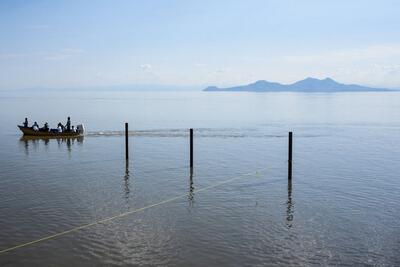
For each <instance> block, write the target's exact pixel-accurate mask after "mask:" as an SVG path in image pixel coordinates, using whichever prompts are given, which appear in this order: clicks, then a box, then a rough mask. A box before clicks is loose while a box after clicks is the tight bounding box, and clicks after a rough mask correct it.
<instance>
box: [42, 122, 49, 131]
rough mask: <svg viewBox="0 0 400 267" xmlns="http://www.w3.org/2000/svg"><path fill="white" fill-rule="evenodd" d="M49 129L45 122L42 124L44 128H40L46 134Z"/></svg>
mask: <svg viewBox="0 0 400 267" xmlns="http://www.w3.org/2000/svg"><path fill="white" fill-rule="evenodd" d="M49 130H50V129H49V124H48V123H47V122H45V123H44V126H43V128H42V131H44V132H48V131H49Z"/></svg>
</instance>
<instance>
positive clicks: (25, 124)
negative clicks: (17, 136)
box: [24, 118, 28, 128]
mask: <svg viewBox="0 0 400 267" xmlns="http://www.w3.org/2000/svg"><path fill="white" fill-rule="evenodd" d="M24 127H25V128H28V118H25V121H24Z"/></svg>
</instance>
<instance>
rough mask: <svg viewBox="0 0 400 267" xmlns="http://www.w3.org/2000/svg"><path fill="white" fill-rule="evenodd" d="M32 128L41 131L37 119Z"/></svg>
mask: <svg viewBox="0 0 400 267" xmlns="http://www.w3.org/2000/svg"><path fill="white" fill-rule="evenodd" d="M32 129H33V130H34V131H39V125H38V124H37V122H36V121H35V123H34V124H33V125H32Z"/></svg>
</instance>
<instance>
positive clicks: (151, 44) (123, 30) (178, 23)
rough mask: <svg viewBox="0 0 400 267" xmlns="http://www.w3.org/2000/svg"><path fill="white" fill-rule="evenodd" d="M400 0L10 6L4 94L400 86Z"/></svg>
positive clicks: (2, 12) (1, 28)
mask: <svg viewBox="0 0 400 267" xmlns="http://www.w3.org/2000/svg"><path fill="white" fill-rule="evenodd" d="M399 14H400V1H384V0H379V1H351V0H347V1H344V0H343V1H341V0H333V1H322V0H321V1H320V0H318V1H317V0H315V1H311V0H310V1H308V0H302V1H285V0H276V1H267V0H260V1H252V0H247V1H234V0H230V1H223V0H219V1H215V0H213V1H208V0H202V1H187V0H186V1H184V0H182V1H173V0H169V1H162V0H159V1H151V0H149V1H111V0H110V1H94V0H92V1H5V0H3V1H1V2H0V34H1V35H0V36H1V42H0V89H13V88H27V87H62V88H65V87H80V86H108V85H118V84H165V85H182V86H186V85H187V86H199V87H202V86H206V85H218V86H226V85H234V84H243V83H249V82H253V81H255V80H259V79H266V80H271V81H279V82H283V83H290V82H293V81H296V80H299V79H303V78H305V77H308V76H312V77H318V78H324V77H327V76H329V77H332V78H334V79H336V80H338V81H341V82H346V83H359V84H365V85H374V86H384V87H397V88H400V15H399Z"/></svg>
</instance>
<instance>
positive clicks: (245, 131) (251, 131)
mask: <svg viewBox="0 0 400 267" xmlns="http://www.w3.org/2000/svg"><path fill="white" fill-rule="evenodd" d="M123 135H125V131H93V132H88V133H86V134H85V136H88V137H102V136H104V137H107V136H109V137H112V136H123ZM129 135H130V136H139V137H188V136H189V129H153V130H134V131H129ZM195 135H196V136H198V137H209V138H215V137H217V138H247V137H252V138H283V137H285V138H286V137H287V135H283V134H266V133H265V132H262V131H261V130H260V129H255V128H196V129H195Z"/></svg>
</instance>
